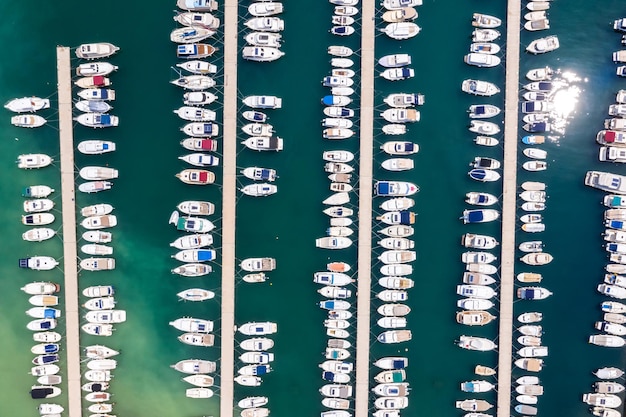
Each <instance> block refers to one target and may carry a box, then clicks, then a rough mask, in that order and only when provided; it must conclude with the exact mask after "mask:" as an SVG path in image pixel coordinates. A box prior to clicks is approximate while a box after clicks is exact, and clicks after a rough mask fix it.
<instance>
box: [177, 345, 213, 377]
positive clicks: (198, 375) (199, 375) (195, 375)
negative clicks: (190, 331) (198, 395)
mask: <svg viewBox="0 0 626 417" xmlns="http://www.w3.org/2000/svg"><path fill="white" fill-rule="evenodd" d="M205 336H208V335H205ZM183 381H185V382H187V383H189V384H191V385H195V386H196V387H200V388H206V387H212V386H213V383H214V378H213V377H212V376H210V375H204V374H191V375H187V376H186V377H184V378H183Z"/></svg>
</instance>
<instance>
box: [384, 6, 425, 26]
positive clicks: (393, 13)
mask: <svg viewBox="0 0 626 417" xmlns="http://www.w3.org/2000/svg"><path fill="white" fill-rule="evenodd" d="M382 19H383V21H384V22H387V23H394V22H408V21H411V20H415V19H417V11H416V10H415V8H414V7H411V6H404V7H402V8H400V9H393V10H387V11H386V12H384V13H383V15H382Z"/></svg>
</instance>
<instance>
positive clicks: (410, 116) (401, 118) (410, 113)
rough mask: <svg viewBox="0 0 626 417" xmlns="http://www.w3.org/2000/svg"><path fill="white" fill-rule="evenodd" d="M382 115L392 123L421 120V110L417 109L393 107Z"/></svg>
mask: <svg viewBox="0 0 626 417" xmlns="http://www.w3.org/2000/svg"><path fill="white" fill-rule="evenodd" d="M380 115H381V117H382V118H383V119H385V120H386V121H388V122H390V123H415V122H418V121H419V120H420V112H419V111H417V110H415V109H402V108H391V109H387V110H385V111H383V112H382V113H381V114H380Z"/></svg>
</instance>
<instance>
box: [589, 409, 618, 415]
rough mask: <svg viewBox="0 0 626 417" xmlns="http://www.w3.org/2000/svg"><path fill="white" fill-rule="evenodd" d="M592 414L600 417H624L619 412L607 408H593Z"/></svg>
mask: <svg viewBox="0 0 626 417" xmlns="http://www.w3.org/2000/svg"><path fill="white" fill-rule="evenodd" d="M591 413H592V414H593V415H594V416H598V417H620V416H621V415H622V413H621V412H619V411H618V410H614V409H612V408H605V407H591Z"/></svg>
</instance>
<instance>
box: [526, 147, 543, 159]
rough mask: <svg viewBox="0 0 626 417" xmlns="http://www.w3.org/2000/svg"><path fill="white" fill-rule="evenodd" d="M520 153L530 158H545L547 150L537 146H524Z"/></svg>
mask: <svg viewBox="0 0 626 417" xmlns="http://www.w3.org/2000/svg"><path fill="white" fill-rule="evenodd" d="M522 153H523V154H524V156H526V157H528V158H532V159H546V158H547V156H548V152H547V151H545V150H543V149H538V148H525V149H524V150H523V151H522Z"/></svg>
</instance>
